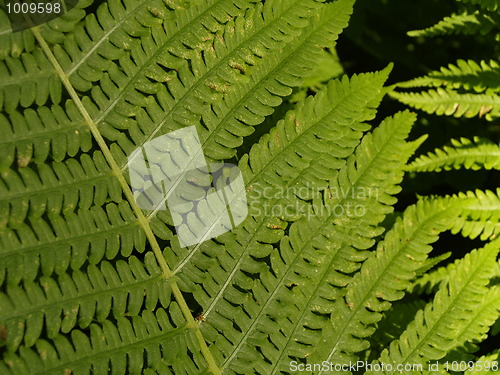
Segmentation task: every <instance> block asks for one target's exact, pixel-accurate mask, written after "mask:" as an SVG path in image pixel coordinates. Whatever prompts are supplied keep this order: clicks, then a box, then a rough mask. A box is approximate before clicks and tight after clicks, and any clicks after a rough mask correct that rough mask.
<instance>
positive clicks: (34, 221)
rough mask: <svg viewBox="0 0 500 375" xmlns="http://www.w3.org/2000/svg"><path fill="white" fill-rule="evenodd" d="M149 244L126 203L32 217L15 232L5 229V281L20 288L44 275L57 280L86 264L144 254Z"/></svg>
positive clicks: (1, 251)
mask: <svg viewBox="0 0 500 375" xmlns="http://www.w3.org/2000/svg"><path fill="white" fill-rule="evenodd" d="M145 240H146V238H145V235H144V232H143V231H142V230H141V228H140V227H139V226H138V225H137V219H136V217H135V216H134V214H133V212H132V210H131V208H130V206H129V205H128V203H126V202H125V201H122V202H121V203H119V204H114V203H108V204H107V205H105V206H103V207H100V206H93V207H92V208H90V209H88V210H80V211H78V213H74V212H70V213H67V214H64V215H62V214H49V215H48V218H47V219H45V218H44V217H40V218H30V219H29V220H27V221H26V222H24V223H22V224H20V225H18V226H17V228H15V229H10V228H8V227H3V228H0V256H1V257H2V264H1V266H0V281H1V282H2V283H3V282H4V281H5V279H6V280H7V281H8V282H9V284H18V283H20V282H21V281H22V280H24V281H32V280H34V279H35V277H36V276H37V275H38V274H39V273H40V272H41V273H42V274H43V275H46V276H51V275H52V273H54V272H55V273H56V274H61V273H64V272H66V270H67V269H68V268H69V267H71V268H72V269H79V268H80V267H82V265H84V264H85V263H86V262H89V263H90V264H97V263H99V262H100V261H101V260H102V259H103V258H104V257H106V258H107V259H113V258H115V257H116V256H117V254H121V255H122V256H124V257H128V256H130V255H131V253H132V252H133V250H134V251H138V252H143V251H144V249H145Z"/></svg>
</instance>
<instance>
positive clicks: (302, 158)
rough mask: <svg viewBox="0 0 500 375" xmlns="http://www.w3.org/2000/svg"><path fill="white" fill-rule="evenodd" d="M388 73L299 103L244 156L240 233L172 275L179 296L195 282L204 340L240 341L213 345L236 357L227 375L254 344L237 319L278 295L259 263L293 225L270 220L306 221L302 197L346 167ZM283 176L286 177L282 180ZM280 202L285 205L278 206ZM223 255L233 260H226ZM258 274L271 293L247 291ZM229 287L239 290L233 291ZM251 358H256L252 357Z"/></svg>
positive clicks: (276, 282)
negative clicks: (245, 209) (244, 208)
mask: <svg viewBox="0 0 500 375" xmlns="http://www.w3.org/2000/svg"><path fill="white" fill-rule="evenodd" d="M387 73H388V72H387V71H384V72H382V73H378V74H364V75H360V76H354V77H353V78H352V79H351V80H347V79H343V80H342V81H333V82H330V83H329V85H328V86H327V87H326V88H325V90H324V91H323V90H322V91H320V92H318V94H316V96H315V97H314V98H309V99H308V100H307V101H306V102H305V103H299V104H298V105H297V108H296V109H295V110H294V111H293V112H289V113H288V114H287V115H286V117H285V120H284V121H280V122H279V123H278V124H277V126H276V128H274V129H272V130H271V132H270V134H269V135H266V136H264V137H263V138H262V139H261V141H260V142H259V143H258V144H256V145H255V146H254V147H253V148H252V150H251V152H250V154H249V156H248V157H244V158H242V160H241V161H240V167H241V169H242V172H243V174H244V176H245V177H246V178H245V180H246V181H247V186H248V189H249V190H250V193H249V196H248V197H249V205H250V211H249V214H250V216H249V218H248V219H247V221H245V223H244V224H243V227H242V228H238V229H236V230H235V238H234V239H233V238H231V236H229V238H227V239H224V238H220V239H218V241H222V242H223V243H224V245H225V248H224V247H223V246H220V245H219V246H217V245H216V244H215V243H213V242H211V243H204V244H201V245H200V251H199V252H197V253H194V252H193V255H192V258H190V259H189V260H190V262H189V263H186V262H185V260H183V261H182V262H181V263H180V265H179V267H177V268H176V272H177V275H178V276H179V278H181V280H184V283H183V284H182V285H185V286H184V287H183V288H189V286H188V283H193V282H195V283H196V284H198V285H199V286H197V288H196V289H195V290H194V291H193V294H194V295H195V296H196V299H197V300H198V301H200V303H201V304H202V305H203V306H204V316H205V317H206V319H207V320H208V321H209V322H210V325H204V326H203V331H204V333H206V334H207V336H208V337H217V336H213V332H212V327H214V326H216V327H224V331H225V332H226V333H227V334H228V335H230V337H235V338H236V337H240V338H239V339H238V340H240V341H239V342H240V344H239V345H236V344H234V345H231V346H227V345H225V344H224V342H225V340H224V339H222V338H218V339H217V342H216V343H214V345H213V346H214V347H220V348H223V349H222V350H223V353H221V354H220V355H221V356H230V358H232V356H234V361H233V362H236V364H234V363H230V361H229V360H226V363H227V364H226V365H225V366H224V367H226V366H227V367H226V368H227V369H228V370H229V369H230V368H231V369H233V370H234V369H238V368H243V367H244V366H248V365H247V364H243V363H242V359H243V358H239V357H240V355H239V353H238V350H242V351H243V350H244V351H245V352H247V351H248V350H251V351H252V352H253V351H254V350H255V349H253V348H251V347H247V346H248V344H246V340H251V336H252V335H255V334H258V333H257V332H250V333H247V334H245V336H242V332H240V329H242V328H243V327H246V324H247V323H245V321H246V319H244V318H243V317H242V314H247V313H251V312H252V315H253V314H257V313H258V317H259V320H261V319H264V320H265V313H264V311H263V309H264V308H265V309H270V308H272V301H271V300H268V302H266V303H265V304H264V302H263V301H265V300H266V299H268V298H270V294H269V293H270V292H271V291H272V290H273V289H271V288H280V279H276V276H275V272H276V269H275V270H270V269H268V267H267V265H266V263H265V262H263V260H265V258H266V257H268V256H271V252H272V246H270V245H266V244H270V243H276V242H278V241H279V240H280V239H282V238H283V235H284V229H285V228H286V225H287V224H286V222H285V221H283V220H285V219H288V220H290V219H294V220H297V217H295V218H292V217H290V216H289V217H284V216H283V217H282V216H281V215H282V214H281V213H280V214H277V215H278V218H274V217H273V216H275V214H274V213H278V212H282V213H283V214H286V210H285V209H286V208H288V207H292V208H295V207H298V208H299V209H298V217H301V216H304V215H305V214H306V212H303V213H302V214H301V210H300V207H302V208H304V207H303V206H302V205H300V204H299V203H300V202H303V201H302V200H301V199H300V198H299V197H300V196H301V195H302V194H304V193H303V192H305V191H311V190H314V188H317V189H319V190H321V188H326V186H327V184H326V183H325V181H328V179H330V178H332V177H334V176H336V175H337V173H338V169H340V168H342V167H343V166H344V164H345V161H343V160H342V159H344V158H346V157H347V156H349V155H350V154H351V153H352V152H353V150H354V148H355V147H356V146H357V145H358V142H359V138H360V137H361V135H362V131H366V130H367V129H368V126H367V125H366V124H364V123H363V122H362V121H365V120H366V119H370V118H373V116H374V114H375V112H374V110H373V108H374V107H376V106H377V105H378V103H379V102H380V99H381V97H382V96H383V94H384V91H385V90H383V89H382V85H383V83H384V81H385V80H386V78H387ZM333 124H335V126H333ZM284 171H288V173H287V175H285V174H284ZM282 176H283V177H282ZM285 176H287V177H285ZM295 195H297V196H298V197H295ZM283 199H286V200H287V202H286V203H283V202H281V201H282V200H283ZM294 200H295V202H297V203H298V205H297V206H296V204H295V202H294ZM252 208H253V209H252ZM309 209H310V208H309ZM273 212H274V213H273ZM250 234H251V235H250ZM174 250H175V249H174ZM195 250H196V249H195ZM228 250H230V251H231V253H230V254H227V255H226V252H227V251H228ZM207 256H210V258H215V257H217V259H224V261H223V262H220V261H217V262H216V261H215V259H213V261H210V263H209V265H210V268H206V267H207V266H206V265H205V264H206V263H207V260H208V259H207ZM272 259H274V261H273V262H277V261H279V259H278V258H276V257H275V255H272ZM273 264H274V263H273ZM227 267H231V268H232V269H233V272H232V274H231V277H230V279H229V280H225V281H224V283H221V282H220V281H218V280H217V279H216V278H215V276H216V275H218V274H222V273H223V272H224V269H225V268H227ZM275 267H280V268H282V267H290V265H288V264H283V265H281V266H280V263H276V264H274V266H273V268H275ZM285 270H286V268H284V269H283V271H282V272H285ZM289 272H290V271H289ZM255 273H259V275H260V276H259V279H261V280H263V282H265V284H264V285H265V288H266V289H267V290H269V292H266V291H265V290H266V289H262V287H263V285H262V286H261V285H260V282H258V283H257V284H255V285H254V286H253V283H249V282H250V279H249V275H252V274H255ZM256 282H257V281H256ZM281 282H283V281H281ZM232 285H237V286H238V288H236V290H235V288H234V287H232ZM282 287H283V286H282V285H281V288H282ZM188 290H189V289H188ZM252 295H253V297H251V296H252ZM247 296H248V297H247ZM242 298H243V300H244V301H245V306H246V307H245V309H244V310H242V309H241V308H240V307H237V306H232V305H231V304H229V303H228V302H227V301H231V302H232V303H236V302H237V301H241V299H242ZM227 316H235V317H240V318H241V319H242V320H241V321H239V322H238V324H239V326H240V329H237V328H235V327H234V326H228V325H227V318H226V317H227ZM219 340H221V341H219ZM240 346H241V349H239V347H240ZM219 350H221V349H219ZM226 351H227V352H226ZM224 352H226V353H228V354H226V353H224ZM248 355H252V356H254V355H255V354H250V352H249V353H248ZM274 355H275V354H273V356H274ZM240 363H242V364H241V365H240ZM229 366H230V367H229ZM234 366H238V367H234ZM263 371H264V370H263ZM265 371H270V370H269V369H268V370H265Z"/></svg>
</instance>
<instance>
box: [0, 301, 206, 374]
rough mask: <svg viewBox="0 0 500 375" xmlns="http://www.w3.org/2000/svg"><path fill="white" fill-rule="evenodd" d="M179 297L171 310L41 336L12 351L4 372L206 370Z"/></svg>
mask: <svg viewBox="0 0 500 375" xmlns="http://www.w3.org/2000/svg"><path fill="white" fill-rule="evenodd" d="M187 328H188V327H186V325H185V321H184V319H183V317H182V314H181V311H180V308H179V307H178V305H177V303H175V302H172V303H171V304H170V307H169V309H168V312H167V311H165V310H163V309H162V308H158V309H156V311H155V312H154V313H153V312H151V311H149V310H144V311H143V312H142V313H141V315H139V316H134V317H132V318H129V317H117V318H116V321H111V320H105V321H104V322H103V323H101V324H98V323H92V324H91V325H90V326H89V327H88V329H87V330H73V331H72V332H71V334H70V335H68V336H65V335H62V334H60V335H57V336H56V337H55V338H54V340H53V341H52V342H50V341H48V340H45V339H40V340H38V341H37V342H36V344H35V346H34V347H32V348H27V347H25V346H21V348H20V349H19V354H14V353H8V354H7V355H6V358H5V361H2V362H0V372H1V373H2V374H5V375H14V374H40V375H50V374H68V373H74V374H105V373H109V371H110V369H112V371H113V373H117V374H125V373H127V374H140V373H142V371H143V369H145V368H148V367H152V368H154V369H157V371H159V372H160V373H162V374H172V375H174V374H175V375H178V374H185V375H188V374H189V375H191V374H200V375H201V374H207V371H208V369H207V364H206V362H204V359H203V357H201V356H200V355H199V348H198V346H197V344H198V343H197V341H196V339H195V337H194V334H193V333H192V331H191V330H189V329H187Z"/></svg>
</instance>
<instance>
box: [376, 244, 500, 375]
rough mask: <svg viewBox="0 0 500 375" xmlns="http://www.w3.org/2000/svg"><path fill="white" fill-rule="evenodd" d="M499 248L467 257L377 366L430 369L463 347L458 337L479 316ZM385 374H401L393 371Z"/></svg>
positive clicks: (470, 254)
mask: <svg viewBox="0 0 500 375" xmlns="http://www.w3.org/2000/svg"><path fill="white" fill-rule="evenodd" d="M499 245H500V242H498V241H496V242H492V243H490V244H488V245H486V246H485V247H484V248H482V249H480V250H475V251H473V252H471V253H469V254H467V255H466V256H465V257H464V258H463V259H462V260H461V262H460V263H459V264H458V266H457V267H456V269H455V270H453V271H452V273H451V275H450V279H449V282H447V283H445V284H443V285H442V286H441V287H440V288H439V290H438V292H437V293H436V296H435V297H434V300H433V302H432V303H431V304H428V305H427V306H426V307H425V309H424V310H420V311H419V312H418V313H417V315H416V318H415V320H414V321H413V322H412V323H410V325H409V326H408V328H407V329H406V331H405V332H403V334H402V335H401V337H400V338H399V339H398V340H396V341H394V342H392V343H391V345H390V347H389V348H388V349H386V350H384V351H383V352H382V355H381V356H380V358H379V359H378V360H377V361H375V362H374V363H380V362H383V363H391V364H407V363H409V364H422V365H426V364H427V362H428V361H433V360H439V359H441V358H443V357H444V356H445V354H446V352H447V351H448V350H450V349H453V348H455V347H457V346H458V345H462V344H463V342H460V341H458V339H459V337H458V336H459V335H460V332H462V331H463V330H464V329H465V328H466V327H467V326H468V324H469V319H472V318H474V317H475V316H476V314H477V313H478V311H479V310H480V309H479V308H478V306H480V301H482V300H483V298H484V297H485V295H486V294H487V293H488V290H489V289H488V287H487V284H488V283H489V279H490V277H491V276H492V275H493V273H494V267H495V259H496V257H497V254H498V251H499ZM462 339H463V337H462ZM371 373H373V371H367V374H371ZM383 373H384V374H396V373H397V372H396V370H395V367H392V369H388V370H387V371H383ZM410 373H411V372H410ZM415 373H416V372H415Z"/></svg>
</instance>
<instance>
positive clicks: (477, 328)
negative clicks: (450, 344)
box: [443, 285, 500, 362]
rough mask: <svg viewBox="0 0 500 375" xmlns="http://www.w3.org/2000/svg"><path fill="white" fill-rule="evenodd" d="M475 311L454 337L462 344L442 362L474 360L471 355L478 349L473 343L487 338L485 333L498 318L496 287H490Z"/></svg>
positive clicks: (499, 301) (499, 305) (499, 294)
mask: <svg viewBox="0 0 500 375" xmlns="http://www.w3.org/2000/svg"><path fill="white" fill-rule="evenodd" d="M475 311H476V313H475V316H474V317H472V318H471V319H470V320H469V322H468V324H467V325H466V326H464V327H462V328H461V331H460V332H459V333H458V335H457V336H456V339H455V340H456V342H459V343H464V344H463V345H460V346H458V347H456V348H455V349H453V350H452V351H451V352H449V353H448V354H447V355H446V357H445V358H444V359H443V361H450V362H453V361H459V362H460V361H466V362H469V361H472V360H473V359H474V356H473V355H472V353H475V352H477V351H478V349H479V347H478V346H477V345H476V344H475V343H477V342H481V341H483V340H484V339H486V338H487V337H488V335H487V333H488V331H489V330H490V327H491V326H492V325H493V323H495V321H497V320H498V317H499V316H500V288H499V287H498V285H495V286H492V287H491V289H490V290H489V291H488V293H486V294H485V295H484V297H483V299H482V300H481V302H480V304H479V306H478V307H477V308H476V309H475Z"/></svg>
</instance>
